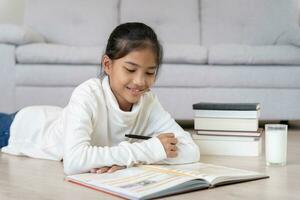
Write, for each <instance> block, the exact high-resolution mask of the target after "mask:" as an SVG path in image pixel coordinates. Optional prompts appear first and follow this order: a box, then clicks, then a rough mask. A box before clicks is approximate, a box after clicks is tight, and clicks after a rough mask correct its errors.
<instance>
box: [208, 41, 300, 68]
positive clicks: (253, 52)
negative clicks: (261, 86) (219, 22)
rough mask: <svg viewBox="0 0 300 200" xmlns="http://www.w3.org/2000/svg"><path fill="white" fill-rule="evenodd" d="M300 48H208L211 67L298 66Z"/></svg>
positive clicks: (273, 46)
mask: <svg viewBox="0 0 300 200" xmlns="http://www.w3.org/2000/svg"><path fill="white" fill-rule="evenodd" d="M299 55H300V48H298V47H295V46H291V45H272V46H271V45H270V46H248V45H237V44H232V45H225V44H224V45H215V46H212V47H210V48H209V54H208V63H209V64H213V65H300V56H299Z"/></svg>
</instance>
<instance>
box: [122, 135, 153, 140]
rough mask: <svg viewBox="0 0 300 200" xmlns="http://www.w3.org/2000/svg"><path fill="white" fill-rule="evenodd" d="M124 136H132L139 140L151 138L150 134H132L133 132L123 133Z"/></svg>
mask: <svg viewBox="0 0 300 200" xmlns="http://www.w3.org/2000/svg"><path fill="white" fill-rule="evenodd" d="M125 137H128V138H134V139H140V140H148V139H150V138H151V137H150V136H143V135H133V134H125Z"/></svg>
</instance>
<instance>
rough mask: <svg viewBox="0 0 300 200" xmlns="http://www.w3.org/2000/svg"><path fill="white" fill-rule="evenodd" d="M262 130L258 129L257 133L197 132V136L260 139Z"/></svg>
mask: <svg viewBox="0 0 300 200" xmlns="http://www.w3.org/2000/svg"><path fill="white" fill-rule="evenodd" d="M262 132H263V131H262V129H260V128H259V129H258V130H257V131H206V130H198V131H197V132H196V134H197V135H220V136H222V135H224V136H242V137H248V136H249V137H258V136H260V135H261V134H262Z"/></svg>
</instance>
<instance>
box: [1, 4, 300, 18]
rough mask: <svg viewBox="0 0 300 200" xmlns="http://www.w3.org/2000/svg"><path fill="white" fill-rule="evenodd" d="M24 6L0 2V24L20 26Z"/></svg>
mask: <svg viewBox="0 0 300 200" xmlns="http://www.w3.org/2000/svg"><path fill="white" fill-rule="evenodd" d="M50 1H51V0H50ZM83 1H84V0H83ZM298 2H299V4H298V6H299V24H300V0H298ZM24 5H25V0H0V24H1V23H14V24H22V20H23V15H24Z"/></svg>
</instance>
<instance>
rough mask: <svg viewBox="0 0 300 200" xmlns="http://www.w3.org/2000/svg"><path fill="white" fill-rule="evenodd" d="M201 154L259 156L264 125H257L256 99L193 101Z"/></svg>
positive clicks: (194, 135)
mask: <svg viewBox="0 0 300 200" xmlns="http://www.w3.org/2000/svg"><path fill="white" fill-rule="evenodd" d="M193 109H194V113H195V118H194V126H195V130H196V134H193V135H192V137H193V139H194V141H195V142H196V143H197V144H198V145H199V148H200V151H201V154H208V155H234V156H258V155H260V154H261V149H262V137H261V135H262V133H263V129H261V128H259V127H258V125H259V123H258V122H259V121H258V119H259V115H260V104H259V103H207V102H201V103H197V104H194V105H193Z"/></svg>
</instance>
